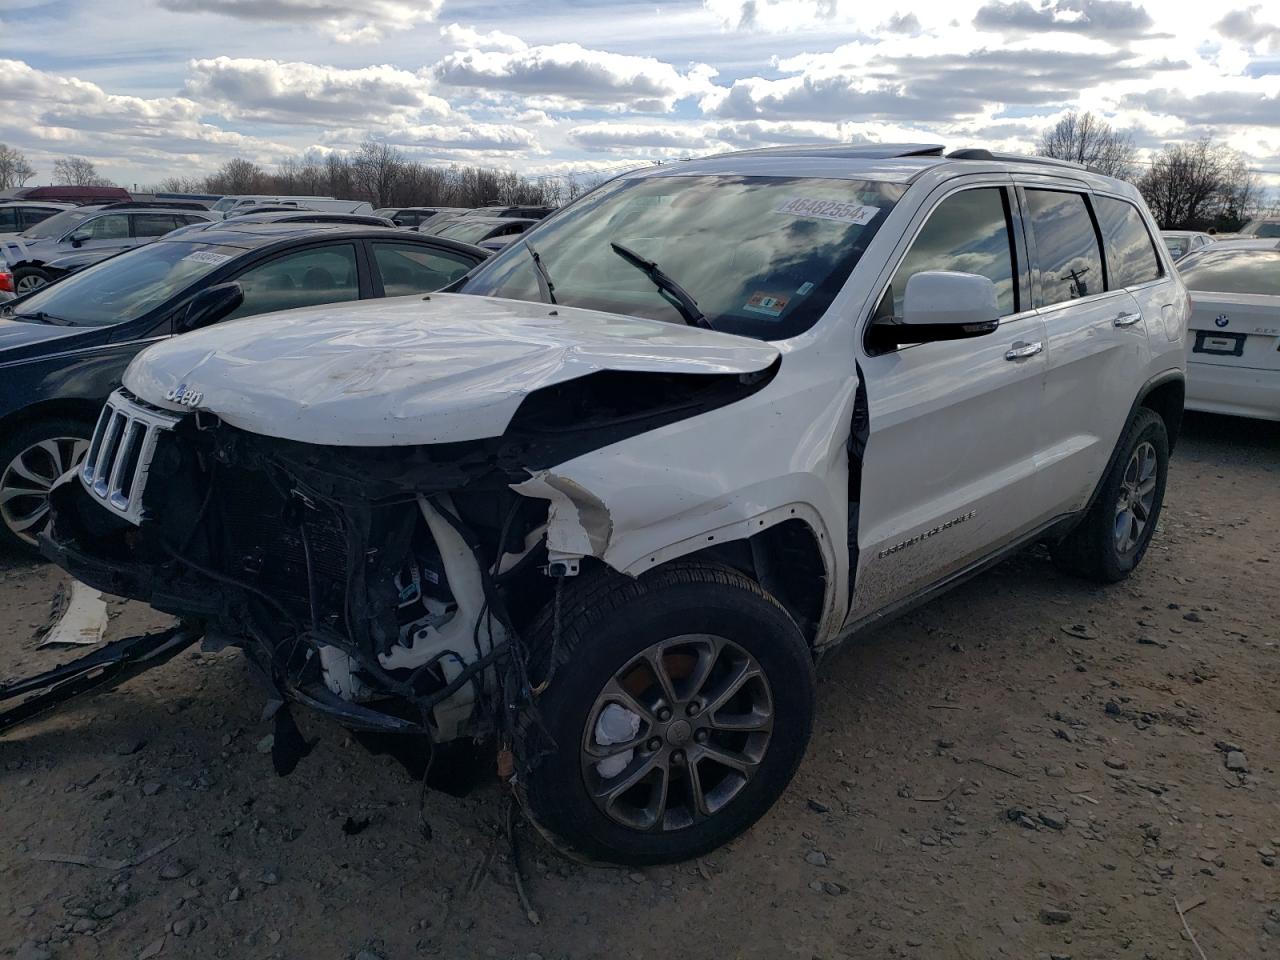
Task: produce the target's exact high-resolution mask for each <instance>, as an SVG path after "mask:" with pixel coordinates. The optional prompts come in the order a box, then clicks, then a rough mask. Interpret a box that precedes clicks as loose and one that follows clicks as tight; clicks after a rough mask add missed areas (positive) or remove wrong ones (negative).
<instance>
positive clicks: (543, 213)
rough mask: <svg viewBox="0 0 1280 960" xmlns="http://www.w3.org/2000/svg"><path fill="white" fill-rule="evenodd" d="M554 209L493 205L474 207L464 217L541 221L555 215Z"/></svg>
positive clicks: (540, 206) (535, 206) (537, 206)
mask: <svg viewBox="0 0 1280 960" xmlns="http://www.w3.org/2000/svg"><path fill="white" fill-rule="evenodd" d="M555 210H556V208H555V207H548V206H543V205H530V206H504V205H502V204H493V205H490V206H487V207H475V208H474V209H472V210H468V211H467V213H466V216H469V217H518V218H520V219H522V220H541V219H543V218H544V217H549V216H550V215H551V214H553V213H555Z"/></svg>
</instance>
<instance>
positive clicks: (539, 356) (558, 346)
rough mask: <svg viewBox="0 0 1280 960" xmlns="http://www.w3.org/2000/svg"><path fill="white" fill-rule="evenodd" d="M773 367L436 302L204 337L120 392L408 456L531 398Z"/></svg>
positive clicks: (576, 317) (144, 358) (654, 339)
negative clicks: (575, 382) (642, 378)
mask: <svg viewBox="0 0 1280 960" xmlns="http://www.w3.org/2000/svg"><path fill="white" fill-rule="evenodd" d="M777 356H778V350H777V348H775V347H773V346H771V345H770V344H768V343H764V342H761V341H758V340H751V339H749V338H746V337H738V336H733V335H731V334H726V333H716V332H714V331H710V330H704V329H700V328H695V327H686V326H679V325H676V324H671V323H663V322H661V321H658V320H645V319H640V318H637V317H626V316H620V315H617V314H611V313H601V312H599V311H595V310H581V309H577V308H574V307H554V306H551V305H549V304H544V303H526V302H524V301H518V300H499V299H494V298H489V297H472V296H464V295H460V294H438V293H437V294H431V296H430V297H429V298H425V299H424V298H422V297H416V296H415V297H397V298H395V299H390V300H373V301H366V302H364V303H334V304H328V305H325V306H321V307H309V308H306V309H302V310H290V311H288V312H285V313H277V314H267V315H263V316H259V317H248V318H245V319H243V320H235V321H232V322H230V323H223V324H219V325H215V326H212V327H209V328H207V329H204V330H197V331H195V332H194V333H189V334H186V335H184V336H181V337H175V338H174V339H172V340H168V341H166V342H164V343H159V344H156V345H155V346H153V347H151V348H149V349H147V350H145V351H143V352H142V353H141V354H139V355H138V356H137V358H135V359H134V361H133V363H132V364H130V366H129V369H128V370H127V371H126V372H125V375H124V385H125V387H127V388H128V389H129V390H130V391H132V392H133V393H134V394H135V395H137V396H138V397H140V398H142V399H143V400H145V401H147V402H149V403H153V404H156V405H158V406H161V407H165V408H167V409H170V410H180V411H188V410H191V409H192V408H195V409H199V410H208V411H210V412H211V413H215V414H217V415H218V416H219V417H220V418H221V419H222V420H224V421H225V422H227V423H229V424H231V425H232V426H235V427H239V428H241V429H243V430H247V431H250V432H251V433H257V434H262V435H265V436H272V437H281V438H284V439H288V440H299V441H302V442H304V443H320V444H333V445H339V446H400V445H410V444H426V443H447V442H452V441H457V440H476V439H481V438H484V437H496V436H500V435H501V434H502V432H503V431H504V430H505V429H506V427H507V424H508V423H509V422H510V421H511V417H512V416H513V415H514V414H515V412H516V408H517V407H518V406H519V405H520V401H521V400H522V399H523V398H524V397H525V396H526V395H527V394H529V393H531V392H532V391H534V390H537V389H538V388H539V387H545V386H548V385H551V384H555V383H561V382H563V381H566V380H572V379H575V378H576V377H581V376H585V375H586V374H589V373H594V372H595V371H598V370H625V371H646V370H647V371H655V372H669V373H753V372H756V371H759V370H764V369H766V368H767V367H768V366H769V365H770V364H772V363H773V362H774V360H775V359H776V358H777ZM170 397H180V398H182V399H184V400H185V404H179V403H176V402H174V401H173V400H171V399H169V398H170Z"/></svg>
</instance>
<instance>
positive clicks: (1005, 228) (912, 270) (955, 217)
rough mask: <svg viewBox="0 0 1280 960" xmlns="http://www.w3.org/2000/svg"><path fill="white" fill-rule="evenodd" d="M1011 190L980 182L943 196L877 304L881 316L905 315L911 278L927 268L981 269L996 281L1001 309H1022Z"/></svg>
mask: <svg viewBox="0 0 1280 960" xmlns="http://www.w3.org/2000/svg"><path fill="white" fill-rule="evenodd" d="M1013 250H1014V247H1013V232H1012V229H1011V218H1010V216H1009V202H1008V195H1007V193H1006V191H1005V189H1004V188H1003V187H978V188H975V189H973V190H964V191H962V192H960V193H955V194H952V195H951V196H949V197H947V198H946V199H945V200H943V201H942V202H941V203H940V204H938V206H937V207H935V208H934V210H933V212H932V213H930V214H929V219H928V220H927V221H925V224H924V226H923V227H921V228H920V232H919V234H917V235H916V238H915V240H914V241H912V244H911V248H910V249H909V250H907V254H906V256H905V257H903V258H902V262H901V263H900V264H898V269H897V271H896V272H895V273H894V275H893V281H892V282H891V283H890V284H889V288H888V289H887V290H886V291H885V295H884V298H883V299H882V300H881V301H880V304H879V306H878V307H877V308H876V317H875V318H876V319H877V320H887V319H889V318H891V317H901V316H902V299H903V296H904V295H905V293H906V289H907V281H908V280H910V279H911V277H912V276H914V275H915V274H917V273H921V272H923V271H925V270H950V271H954V272H957V273H976V274H978V275H980V276H983V277H986V278H987V279H988V280H990V281H991V282H992V283H994V284H995V285H996V302H997V303H998V304H999V306H1000V315H1001V316H1002V317H1003V316H1008V315H1009V314H1011V313H1017V312H1018V284H1017V273H1016V271H1015V270H1014V253H1013Z"/></svg>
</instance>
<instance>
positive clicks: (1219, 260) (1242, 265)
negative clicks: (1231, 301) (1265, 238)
mask: <svg viewBox="0 0 1280 960" xmlns="http://www.w3.org/2000/svg"><path fill="white" fill-rule="evenodd" d="M1178 273H1180V274H1181V275H1182V280H1183V282H1184V283H1185V284H1186V285H1187V288H1188V289H1190V290H1205V291H1211V292H1214V293H1260V294H1265V295H1267V296H1272V297H1277V296H1280V250H1241V249H1239V248H1237V249H1235V250H1232V249H1230V248H1227V249H1225V250H1224V249H1222V248H1221V247H1220V246H1218V245H1217V244H1209V245H1208V246H1207V247H1205V248H1204V249H1203V250H1197V251H1196V252H1195V253H1193V254H1192V255H1191V256H1189V257H1187V259H1185V260H1183V261H1182V262H1181V263H1179V264H1178Z"/></svg>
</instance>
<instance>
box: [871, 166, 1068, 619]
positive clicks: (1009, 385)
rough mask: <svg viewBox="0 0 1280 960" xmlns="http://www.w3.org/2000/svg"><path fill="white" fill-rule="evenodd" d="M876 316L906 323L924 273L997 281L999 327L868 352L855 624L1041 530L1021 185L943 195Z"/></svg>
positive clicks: (1040, 388)
mask: <svg viewBox="0 0 1280 960" xmlns="http://www.w3.org/2000/svg"><path fill="white" fill-rule="evenodd" d="M895 256H896V257H897V258H898V259H897V262H896V264H895V266H894V267H893V268H891V269H892V272H891V273H890V274H889V276H888V278H887V279H885V278H882V280H881V282H882V283H884V284H885V286H884V289H883V293H882V294H881V295H880V297H879V299H878V306H877V307H876V310H875V315H874V316H875V317H888V316H901V309H902V296H903V292H904V290H905V288H906V282H907V280H908V278H910V277H911V276H912V275H913V274H915V273H918V272H920V271H922V270H951V271H959V272H965V273H977V274H981V275H983V276H986V277H988V278H989V279H991V280H992V281H993V282H994V283H995V284H996V289H997V293H998V301H999V304H1000V310H1001V314H1002V315H1001V317H1000V327H999V329H998V330H997V331H996V332H994V333H991V334H988V335H986V336H982V337H976V338H973V339H969V340H956V341H950V342H943V343H923V344H916V345H912V346H904V347H900V348H898V349H896V350H893V351H889V352H885V353H879V354H875V353H872V352H869V351H868V350H867V349H866V345H865V343H864V344H863V345H862V351H861V355H860V357H859V361H858V364H859V370H860V374H861V379H862V383H863V384H864V386H865V389H866V394H867V407H868V438H867V444H866V448H865V450H864V451H863V454H862V457H861V460H862V478H861V482H860V483H859V485H858V496H859V499H860V502H859V504H858V514H857V515H858V520H857V574H856V580H855V583H854V595H853V601H852V604H851V609H850V620H851V621H854V622H856V621H860V620H863V619H865V618H866V617H869V616H872V615H874V614H876V613H877V612H879V611H883V610H885V609H887V608H889V607H891V606H892V605H893V603H894V602H895V601H898V600H902V599H905V598H907V597H909V596H911V595H912V594H914V593H917V592H919V591H920V590H922V589H924V588H927V587H928V586H930V585H932V584H934V583H937V582H939V581H942V580H945V579H946V578H947V577H948V576H949V575H952V574H955V573H959V572H962V571H963V570H964V569H965V568H966V567H968V566H969V565H971V564H972V563H974V562H975V561H977V560H979V559H981V558H982V557H983V556H985V555H987V554H989V553H991V552H993V551H995V550H997V549H998V548H999V547H1001V546H1003V545H1005V544H1007V543H1009V542H1011V541H1013V540H1015V539H1017V538H1018V537H1019V536H1020V535H1021V534H1023V533H1026V532H1028V531H1029V530H1030V529H1031V528H1032V527H1034V525H1035V523H1036V520H1037V518H1038V515H1039V510H1038V505H1037V501H1036V497H1035V496H1034V486H1035V470H1036V462H1037V444H1038V432H1037V429H1036V424H1037V420H1038V417H1039V415H1040V410H1041V407H1042V406H1043V402H1044V377H1045V357H1044V340H1045V335H1044V327H1043V324H1042V322H1041V320H1040V318H1039V317H1038V316H1037V315H1036V314H1035V312H1034V310H1032V309H1031V304H1030V302H1029V290H1030V286H1029V282H1028V278H1027V270H1026V263H1027V260H1026V252H1025V246H1024V244H1023V243H1022V239H1021V228H1020V226H1019V224H1018V219H1017V207H1016V201H1015V200H1014V198H1013V195H1012V185H1011V181H1010V180H1009V178H1008V177H1007V176H1004V175H991V176H987V177H977V178H965V180H964V181H963V185H956V184H955V183H952V184H950V185H947V186H943V187H940V188H939V189H938V190H937V191H936V192H935V193H934V194H933V195H932V196H931V197H930V199H929V200H928V201H927V202H926V204H925V206H924V207H923V208H922V211H921V212H920V213H918V214H917V215H916V217H915V219H914V220H913V222H912V225H911V226H910V227H908V230H907V232H906V234H905V235H904V238H903V242H902V244H901V246H900V248H899V251H898V252H897V253H896V254H895Z"/></svg>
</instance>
